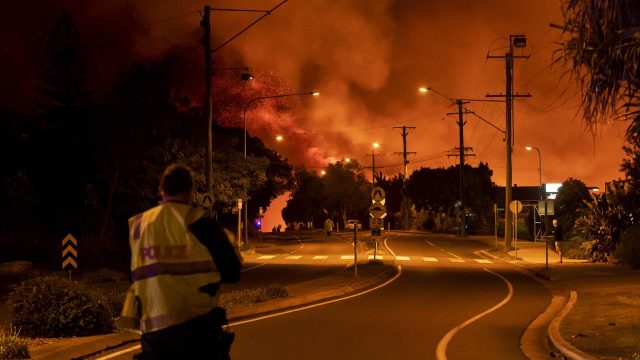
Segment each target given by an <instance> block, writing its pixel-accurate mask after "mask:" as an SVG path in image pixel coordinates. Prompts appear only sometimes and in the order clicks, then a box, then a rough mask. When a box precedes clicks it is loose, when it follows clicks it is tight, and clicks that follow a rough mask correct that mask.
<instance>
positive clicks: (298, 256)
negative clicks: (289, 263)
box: [285, 255, 302, 260]
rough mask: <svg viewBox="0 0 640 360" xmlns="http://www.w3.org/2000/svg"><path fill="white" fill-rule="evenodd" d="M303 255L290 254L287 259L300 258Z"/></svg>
mask: <svg viewBox="0 0 640 360" xmlns="http://www.w3.org/2000/svg"><path fill="white" fill-rule="evenodd" d="M301 257H302V255H289V256H287V257H286V258H285V259H287V260H298V259H300V258H301Z"/></svg>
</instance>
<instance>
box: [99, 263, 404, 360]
mask: <svg viewBox="0 0 640 360" xmlns="http://www.w3.org/2000/svg"><path fill="white" fill-rule="evenodd" d="M400 275H402V267H401V266H398V272H397V273H396V274H395V276H394V277H392V278H391V279H389V280H387V281H385V282H384V283H382V284H380V285H378V286H376V287H373V288H371V289H368V290H365V291H362V292H359V293H356V294H353V295H349V296H345V297H341V298H338V299H332V300H327V301H325V302H321V303H317V304H313V305H307V306H303V307H300V308H296V309H291V310H287V311H283V312H279V313H275V314H269V315H265V316H261V317H257V318H253V319H248V320H243V321H237V322H232V323H229V326H238V325H243V324H247V323H251V322H255V321H260V320H264V319H269V318H272V317H276V316H281V315H287V314H291V313H294V312H298V311H303V310H308V309H312V308H316V307H319V306H323V305H328V304H332V303H334V302H338V301H344V300H349V299H353V298H355V297H358V296H362V295H365V294H368V293H370V292H372V291H375V290H378V289H380V288H383V287H385V286H387V285H389V284H391V283H392V282H394V281H396V280H397V279H398V278H399V277H400ZM98 360H100V359H98Z"/></svg>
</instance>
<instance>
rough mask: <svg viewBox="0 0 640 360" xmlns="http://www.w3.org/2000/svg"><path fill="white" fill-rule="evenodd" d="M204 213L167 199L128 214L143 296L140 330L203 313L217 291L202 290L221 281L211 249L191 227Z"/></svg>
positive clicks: (135, 277)
mask: <svg viewBox="0 0 640 360" xmlns="http://www.w3.org/2000/svg"><path fill="white" fill-rule="evenodd" d="M203 214H204V211H203V210H201V209H197V208H194V207H192V206H189V205H186V204H180V203H173V202H169V203H164V204H161V205H159V206H156V207H154V208H152V209H149V210H147V211H145V212H143V213H141V214H138V215H136V216H134V217H132V218H130V219H129V244H130V245H131V278H132V281H133V286H132V288H133V293H134V295H135V296H136V297H137V298H138V299H139V304H140V305H139V306H140V307H139V309H140V314H139V316H140V331H142V333H143V334H144V333H149V332H152V331H157V330H161V329H164V328H167V327H170V326H173V325H178V324H181V323H183V322H185V321H187V320H190V319H193V318H194V317H196V316H199V315H204V314H206V313H208V312H210V311H211V310H213V308H215V307H216V305H217V303H218V297H217V295H215V296H211V295H209V294H207V293H205V292H202V291H200V288H201V287H202V286H204V285H208V284H211V283H219V282H220V273H219V272H218V271H217V269H216V266H215V263H214V261H213V258H212V257H211V254H210V253H209V250H207V248H206V247H205V246H204V245H202V243H200V241H198V239H197V238H196V237H195V235H193V234H192V233H191V232H190V231H189V225H191V224H193V223H194V222H195V221H196V220H198V219H200V218H201V217H202V216H203Z"/></svg>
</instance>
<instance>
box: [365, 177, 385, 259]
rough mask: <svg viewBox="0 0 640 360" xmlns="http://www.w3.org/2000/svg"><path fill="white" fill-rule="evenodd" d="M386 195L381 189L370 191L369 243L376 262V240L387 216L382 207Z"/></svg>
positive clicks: (380, 233) (376, 188) (380, 234)
mask: <svg viewBox="0 0 640 360" xmlns="http://www.w3.org/2000/svg"><path fill="white" fill-rule="evenodd" d="M385 196H386V193H385V191H384V189H383V188H381V187H375V188H373V190H371V203H372V205H371V206H370V207H369V215H370V216H371V218H370V219H369V228H371V241H373V242H374V246H373V259H374V260H376V256H377V254H378V238H379V237H380V236H382V229H384V218H385V216H387V208H386V207H385V206H384V204H385V202H386V200H385Z"/></svg>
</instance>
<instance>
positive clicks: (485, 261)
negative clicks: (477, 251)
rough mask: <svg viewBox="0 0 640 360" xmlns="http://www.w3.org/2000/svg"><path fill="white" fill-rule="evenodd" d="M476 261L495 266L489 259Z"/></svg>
mask: <svg viewBox="0 0 640 360" xmlns="http://www.w3.org/2000/svg"><path fill="white" fill-rule="evenodd" d="M475 260H476V261H477V262H479V263H480V264H493V262H492V261H491V260H487V259H475Z"/></svg>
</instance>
